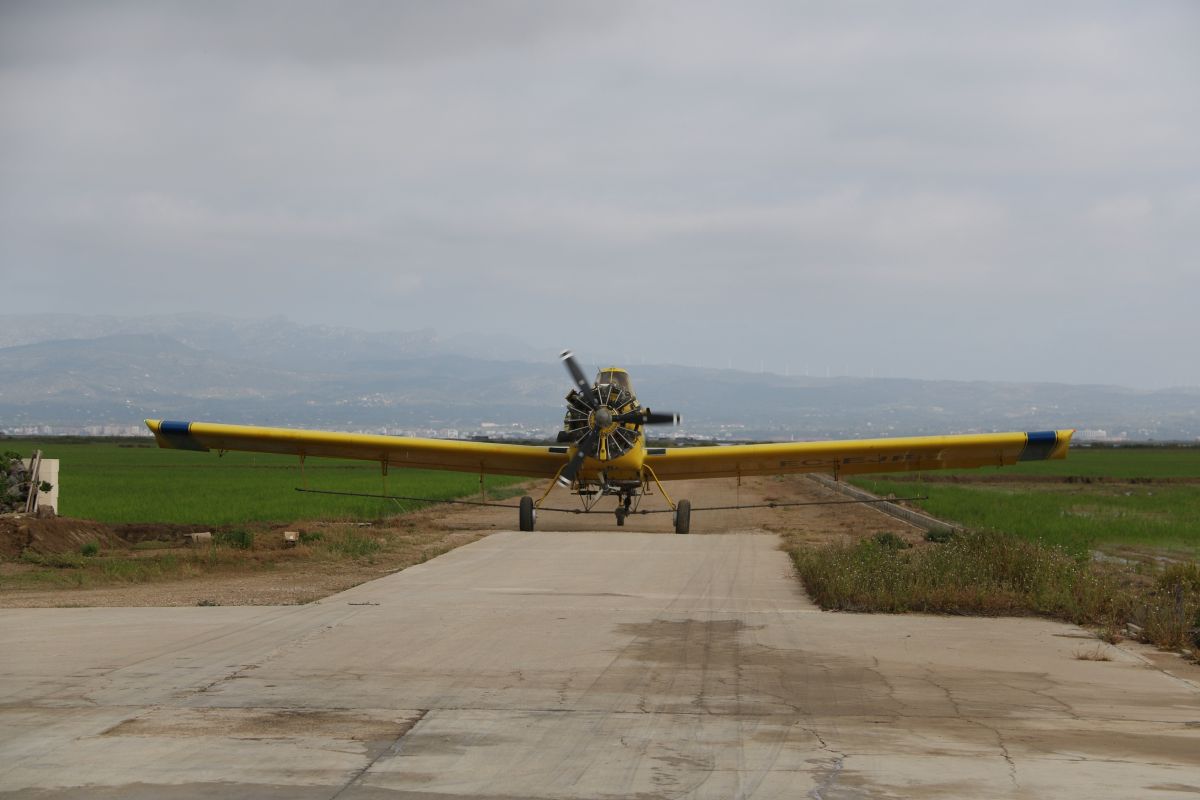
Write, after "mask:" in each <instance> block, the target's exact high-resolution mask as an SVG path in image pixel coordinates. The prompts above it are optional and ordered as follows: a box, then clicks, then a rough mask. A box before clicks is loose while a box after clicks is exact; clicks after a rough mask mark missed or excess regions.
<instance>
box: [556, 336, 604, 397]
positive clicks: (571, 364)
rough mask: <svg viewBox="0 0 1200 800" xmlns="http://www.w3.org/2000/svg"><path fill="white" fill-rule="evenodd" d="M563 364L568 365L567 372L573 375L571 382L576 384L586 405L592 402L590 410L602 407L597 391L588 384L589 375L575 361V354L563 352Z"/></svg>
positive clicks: (576, 388) (568, 351) (567, 351)
mask: <svg viewBox="0 0 1200 800" xmlns="http://www.w3.org/2000/svg"><path fill="white" fill-rule="evenodd" d="M560 358H562V362H563V363H564V364H566V365H567V372H569V373H571V380H572V381H574V382H575V390H576V391H577V392H579V398H580V400H582V401H583V402H584V403H585V404H587V403H589V402H590V405H588V408H589V409H591V408H595V407H596V406H598V405H600V399H599V398H598V397H597V396H596V392H595V389H594V388H593V387H592V385H591V384H590V383H588V379H587V375H585V374H584V373H583V370H582V369H580V368H579V362H577V361H576V360H575V354H574V353H572V352H571V351H570V350H563V351H562V355H561V356H560Z"/></svg>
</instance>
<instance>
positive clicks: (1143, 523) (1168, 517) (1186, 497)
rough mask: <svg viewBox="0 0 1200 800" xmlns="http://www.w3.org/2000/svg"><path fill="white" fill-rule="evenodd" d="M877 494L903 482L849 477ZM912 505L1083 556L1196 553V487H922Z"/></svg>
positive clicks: (1199, 518) (1199, 536)
mask: <svg viewBox="0 0 1200 800" xmlns="http://www.w3.org/2000/svg"><path fill="white" fill-rule="evenodd" d="M854 483H855V484H856V485H858V486H861V487H862V488H864V489H866V490H868V491H871V492H874V493H875V494H879V495H884V496H886V495H888V494H893V493H894V494H896V495H898V496H906V495H911V494H912V493H913V485H912V484H911V483H899V482H894V481H888V480H878V479H872V478H856V479H855V480H854ZM920 493H921V494H923V495H927V496H928V499H927V500H920V501H915V502H914V505H916V506H918V507H920V508H921V509H922V510H924V511H927V512H928V513H930V514H932V515H933V516H935V517H938V518H939V519H944V520H948V521H951V522H955V523H958V524H959V525H962V526H964V527H967V528H974V529H985V530H995V531H1003V532H1005V533H1011V534H1014V535H1016V536H1021V537H1024V538H1027V539H1036V540H1040V541H1043V542H1047V543H1049V544H1055V545H1059V546H1061V547H1064V548H1066V549H1068V550H1070V551H1071V552H1074V553H1083V552H1086V551H1088V550H1090V549H1095V548H1097V547H1099V546H1102V545H1114V544H1117V545H1127V546H1141V547H1150V548H1162V549H1170V550H1176V551H1180V552H1183V553H1190V554H1192V555H1196V554H1197V553H1200V524H1198V523H1200V486H1185V485H1156V484H1151V485H1146V484H1112V483H1102V484H1096V483H1093V484H1026V485H1013V484H1000V485H987V484H974V485H972V484H941V483H936V484H935V483H930V484H924V485H923V486H922V487H921V489H920Z"/></svg>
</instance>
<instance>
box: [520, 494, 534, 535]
mask: <svg viewBox="0 0 1200 800" xmlns="http://www.w3.org/2000/svg"><path fill="white" fill-rule="evenodd" d="M520 519H521V530H523V531H531V530H533V523H534V522H536V521H537V512H536V511H534V509H533V498H532V497H530V496H528V495H526V496H525V497H522V498H521V510H520Z"/></svg>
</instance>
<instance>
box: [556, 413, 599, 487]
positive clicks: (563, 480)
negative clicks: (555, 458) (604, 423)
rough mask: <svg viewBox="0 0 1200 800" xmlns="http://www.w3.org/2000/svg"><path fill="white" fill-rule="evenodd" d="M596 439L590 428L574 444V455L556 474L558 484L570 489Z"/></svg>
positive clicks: (594, 430)
mask: <svg viewBox="0 0 1200 800" xmlns="http://www.w3.org/2000/svg"><path fill="white" fill-rule="evenodd" d="M595 439H596V429H595V428H591V429H589V430H588V432H587V433H586V434H585V435H584V436H583V438H582V439H580V440H579V442H578V443H577V444H576V448H575V455H573V456H571V460H570V461H568V462H567V465H566V466H565V467H563V470H562V472H560V473H558V482H559V484H561V485H562V486H565V487H566V488H568V489H570V488H571V484H573V483H574V482H575V476H576V475H578V474H579V468H580V467H582V466H583V460H584V459H585V458H587V457H588V455H590V453H589V452H588V451H589V450H591V447H592V442H593V441H595Z"/></svg>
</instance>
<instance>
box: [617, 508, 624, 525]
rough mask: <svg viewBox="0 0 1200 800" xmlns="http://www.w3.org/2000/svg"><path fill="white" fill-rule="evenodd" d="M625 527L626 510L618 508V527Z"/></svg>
mask: <svg viewBox="0 0 1200 800" xmlns="http://www.w3.org/2000/svg"><path fill="white" fill-rule="evenodd" d="M624 525H625V509H623V508H618V509H617V526H618V527H623V526H624Z"/></svg>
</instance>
